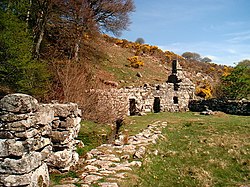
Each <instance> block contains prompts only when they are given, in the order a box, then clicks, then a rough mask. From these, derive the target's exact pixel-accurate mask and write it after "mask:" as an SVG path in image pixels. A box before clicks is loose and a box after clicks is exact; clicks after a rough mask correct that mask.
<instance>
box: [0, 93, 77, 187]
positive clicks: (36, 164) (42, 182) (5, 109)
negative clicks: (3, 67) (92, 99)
mask: <svg viewBox="0 0 250 187" xmlns="http://www.w3.org/2000/svg"><path fill="white" fill-rule="evenodd" d="M80 121H81V111H80V110H79V109H78V107H77V105H76V104H73V103H69V104H58V103H54V104H39V103H38V102H37V100H36V99H34V98H33V97H31V96H29V95H25V94H10V95H7V96H5V97H4V98H2V99H1V100H0V150H1V151H0V186H30V187H31V186H48V185H49V173H48V168H49V169H58V170H61V171H65V170H66V171H67V170H69V168H70V167H71V166H73V165H74V164H76V162H77V161H78V154H77V153H76V151H75V149H76V148H75V147H76V146H75V145H76V143H77V141H76V140H75V138H76V137H77V135H78V132H79V129H80Z"/></svg>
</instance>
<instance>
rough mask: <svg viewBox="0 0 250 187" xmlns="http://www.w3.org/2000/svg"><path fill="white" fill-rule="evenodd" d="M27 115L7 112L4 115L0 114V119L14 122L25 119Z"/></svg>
mask: <svg viewBox="0 0 250 187" xmlns="http://www.w3.org/2000/svg"><path fill="white" fill-rule="evenodd" d="M28 117H29V115H28V114H13V113H8V114H5V115H1V116H0V120H1V121H3V122H14V121H21V120H25V119H27V118H28Z"/></svg>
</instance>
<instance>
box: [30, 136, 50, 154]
mask: <svg viewBox="0 0 250 187" xmlns="http://www.w3.org/2000/svg"><path fill="white" fill-rule="evenodd" d="M47 145H51V140H50V138H45V137H41V136H40V137H33V138H29V139H27V140H26V141H25V147H26V148H27V149H28V150H29V151H37V150H40V149H42V148H43V147H46V146H47Z"/></svg>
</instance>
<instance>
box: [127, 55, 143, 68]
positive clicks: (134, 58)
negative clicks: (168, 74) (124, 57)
mask: <svg viewBox="0 0 250 187" xmlns="http://www.w3.org/2000/svg"><path fill="white" fill-rule="evenodd" d="M128 61H129V62H130V66H131V67H133V68H139V67H140V66H144V62H143V61H142V60H139V57H138V56H132V57H129V58H128Z"/></svg>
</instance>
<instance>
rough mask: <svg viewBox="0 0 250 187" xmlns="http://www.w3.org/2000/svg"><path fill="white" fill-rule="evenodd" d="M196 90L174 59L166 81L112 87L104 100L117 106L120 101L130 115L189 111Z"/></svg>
mask: <svg viewBox="0 0 250 187" xmlns="http://www.w3.org/2000/svg"><path fill="white" fill-rule="evenodd" d="M194 91H195V85H194V84H193V83H192V82H191V81H190V80H189V79H188V78H187V77H185V76H184V72H183V71H182V68H181V67H180V66H179V64H178V61H177V60H174V61H173V63H172V73H171V75H169V76H168V79H167V81H166V83H163V84H155V85H151V84H145V85H144V86H141V87H132V86H130V87H126V88H120V89H111V90H109V91H108V92H107V93H106V94H104V95H105V97H104V100H105V101H107V100H108V101H110V103H111V104H113V105H116V108H117V103H119V104H120V106H121V108H125V109H124V110H125V111H126V112H127V114H128V115H138V114H141V113H145V112H155V113H157V112H164V111H169V112H179V111H188V103H189V101H190V100H191V99H193V98H194ZM110 98H111V99H110Z"/></svg>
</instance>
